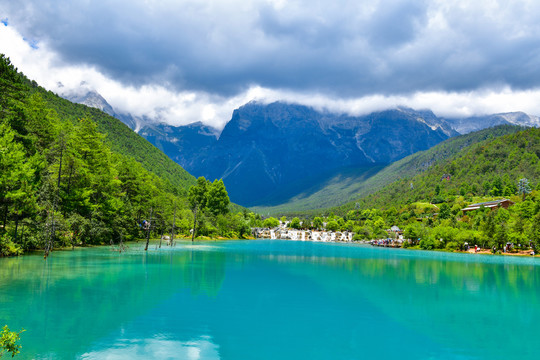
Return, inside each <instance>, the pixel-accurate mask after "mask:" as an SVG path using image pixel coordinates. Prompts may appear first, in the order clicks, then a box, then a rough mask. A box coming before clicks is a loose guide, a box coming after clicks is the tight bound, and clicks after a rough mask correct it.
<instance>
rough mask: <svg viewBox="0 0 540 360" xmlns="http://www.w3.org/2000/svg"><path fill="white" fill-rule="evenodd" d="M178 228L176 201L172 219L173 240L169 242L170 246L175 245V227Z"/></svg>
mask: <svg viewBox="0 0 540 360" xmlns="http://www.w3.org/2000/svg"><path fill="white" fill-rule="evenodd" d="M175 226H176V200H175V201H174V213H173V218H172V231H171V239H170V241H169V245H171V246H173V243H174V227H175Z"/></svg>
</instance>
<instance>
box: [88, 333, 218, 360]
mask: <svg viewBox="0 0 540 360" xmlns="http://www.w3.org/2000/svg"><path fill="white" fill-rule="evenodd" d="M80 358H81V359H85V360H103V359H108V360H115V359H119V360H120V359H133V360H137V359H141V360H142V359H144V360H147V359H186V360H199V359H208V360H219V359H220V357H219V352H218V346H217V345H215V344H213V343H212V339H210V338H209V337H207V336H204V337H201V338H198V339H193V340H188V341H176V340H169V339H166V338H161V337H159V336H157V337H153V338H149V339H129V340H120V341H118V342H116V343H114V344H113V345H112V346H106V345H104V344H100V349H98V350H94V351H89V352H87V353H84V354H82V355H81V356H80Z"/></svg>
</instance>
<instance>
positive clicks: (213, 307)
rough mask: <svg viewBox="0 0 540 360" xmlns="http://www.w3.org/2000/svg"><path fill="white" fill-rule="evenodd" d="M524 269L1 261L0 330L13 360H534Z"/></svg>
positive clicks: (411, 258)
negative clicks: (13, 335) (528, 340)
mask: <svg viewBox="0 0 540 360" xmlns="http://www.w3.org/2000/svg"><path fill="white" fill-rule="evenodd" d="M529 260H531V259H517V260H508V259H502V258H496V257H475V256H467V255H465V256H456V255H454V254H438V253H430V252H414V251H398V250H385V249H374V248H371V247H370V248H365V247H357V246H349V245H346V246H345V245H343V246H342V244H314V243H305V242H303V243H302V242H299V243H294V242H275V241H274V242H272V241H266V242H258V241H254V242H241V241H238V242H223V243H207V244H195V245H193V246H192V245H191V243H187V244H179V245H178V247H177V248H162V249H161V250H156V249H153V251H151V252H148V253H145V252H143V251H139V250H138V249H137V248H136V247H134V248H132V249H130V251H128V252H127V253H124V254H118V253H114V252H111V251H108V250H106V249H103V248H99V249H86V250H81V251H79V250H77V251H74V252H65V253H62V252H57V253H55V254H54V255H53V257H51V258H49V260H48V261H47V262H44V261H43V259H42V258H41V256H39V257H32V256H30V257H22V258H18V259H0V324H2V323H7V324H9V325H10V327H11V328H13V329H17V328H20V327H24V328H26V329H27V330H28V331H27V332H25V333H24V336H23V349H24V351H23V354H22V355H21V356H20V358H21V359H25V358H37V359H44V358H55V359H73V358H84V359H100V358H111V359H132V358H134V359H137V358H165V359H167V358H173V359H190V358H193V359H250V358H258V359H276V358H279V359H300V358H309V359H328V358H357V357H359V354H361V355H362V357H366V358H397V357H399V358H402V359H407V358H410V359H417V358H494V359H495V358H500V359H503V358H504V359H510V358H534V354H533V353H532V350H531V349H530V348H529V347H527V346H523V341H524V337H526V336H527V335H526V334H534V333H535V332H536V327H537V326H536V321H535V320H536V319H538V318H540V295H539V293H538V291H537V289H538V288H539V286H540V266H538V264H537V263H536V262H529ZM532 260H536V259H532ZM502 338H504V341H501V339H502Z"/></svg>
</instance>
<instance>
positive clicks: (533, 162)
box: [289, 126, 540, 252]
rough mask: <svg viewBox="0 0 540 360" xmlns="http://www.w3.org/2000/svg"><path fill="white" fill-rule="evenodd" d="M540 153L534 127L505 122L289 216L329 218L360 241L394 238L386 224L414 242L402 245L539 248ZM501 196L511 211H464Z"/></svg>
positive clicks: (308, 220)
mask: <svg viewBox="0 0 540 360" xmlns="http://www.w3.org/2000/svg"><path fill="white" fill-rule="evenodd" d="M539 157H540V129H537V128H528V129H523V128H519V127H514V126H503V127H496V128H493V129H487V130H483V131H482V132H479V135H478V134H470V135H466V136H463V137H458V138H456V139H450V140H448V141H447V142H445V143H443V144H441V145H438V146H437V147H435V148H433V149H430V150H428V151H427V152H424V153H423V154H414V155H412V156H411V157H408V158H406V159H403V160H402V161H400V162H398V163H395V164H392V165H390V168H392V167H399V168H401V169H402V171H401V172H400V173H401V174H402V176H403V177H402V178H400V179H398V180H395V181H393V182H391V183H389V184H388V185H386V186H384V187H382V188H381V189H380V190H378V191H376V192H374V193H371V194H369V195H366V196H364V197H362V198H360V199H358V200H356V201H353V202H349V203H347V204H345V205H343V206H341V207H335V208H330V209H326V210H323V211H320V212H319V213H318V214H313V213H311V214H309V215H306V214H289V217H292V218H293V219H292V220H291V222H290V226H291V227H294V228H306V229H308V228H321V227H322V223H323V222H326V223H327V226H326V228H327V229H328V227H329V225H330V228H332V229H337V230H348V231H354V232H355V237H354V238H355V240H370V239H381V238H386V237H388V236H393V235H394V234H392V233H388V232H387V230H388V229H390V228H391V227H392V226H398V227H399V228H400V229H402V230H404V234H403V235H404V237H405V238H406V239H413V240H414V241H412V242H411V243H409V242H406V243H405V246H408V245H411V246H415V247H417V248H423V249H443V248H444V249H448V250H460V249H463V247H464V244H465V243H468V244H469V245H473V246H474V245H478V246H480V247H482V248H490V249H494V251H495V252H497V251H500V250H501V249H503V247H504V246H505V245H506V244H507V243H508V242H510V243H513V244H514V249H516V248H522V249H523V248H527V249H528V248H529V246H531V245H532V247H533V248H535V249H539V250H540V182H539V181H538V178H539V175H540V161H539ZM382 173H384V171H383V172H382ZM386 173H387V176H394V175H395V174H396V173H397V171H396V170H395V169H394V170H392V171H387V172H386ZM504 198H508V199H510V200H511V201H512V202H513V203H514V204H513V205H512V206H510V207H509V208H508V209H505V208H495V209H488V208H485V207H480V209H478V210H475V211H470V212H467V213H464V212H463V211H462V209H464V208H466V207H467V206H468V205H470V204H473V203H481V202H486V201H491V200H495V199H504ZM301 219H302V221H301Z"/></svg>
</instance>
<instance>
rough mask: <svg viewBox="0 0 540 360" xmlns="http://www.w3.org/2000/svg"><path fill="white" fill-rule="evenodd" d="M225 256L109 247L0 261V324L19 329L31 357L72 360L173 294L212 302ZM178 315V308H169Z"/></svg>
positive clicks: (220, 278) (222, 272)
mask: <svg viewBox="0 0 540 360" xmlns="http://www.w3.org/2000/svg"><path fill="white" fill-rule="evenodd" d="M225 260H226V256H225V254H223V253H215V252H209V251H200V252H199V251H182V249H179V251H170V249H169V250H168V251H166V250H164V251H153V252H150V253H142V252H140V251H139V250H138V248H137V247H135V248H132V249H131V250H130V251H128V252H127V253H124V254H118V253H115V252H111V251H109V250H107V249H104V248H100V249H85V250H76V251H73V252H71V251H66V252H55V253H54V256H52V257H50V258H49V259H48V260H47V261H44V260H43V258H42V257H41V256H25V257H20V258H10V259H0V261H1V262H0V324H9V325H10V328H12V329H17V328H22V327H24V328H25V329H27V331H26V332H25V333H24V336H23V338H22V345H23V347H24V349H25V351H24V352H23V354H22V355H21V356H20V358H26V355H28V354H41V355H38V356H37V358H50V357H51V356H50V354H51V353H54V354H55V355H54V356H52V357H53V358H66V359H68V358H70V359H71V358H74V355H75V353H81V352H82V351H83V350H84V349H86V348H87V347H88V344H91V343H92V342H94V341H96V340H97V339H100V338H102V337H103V335H104V334H108V333H110V332H111V331H114V330H115V329H118V328H119V327H121V326H122V324H125V323H126V322H128V321H131V320H132V319H135V318H137V317H139V316H141V315H143V314H145V313H147V312H148V311H150V310H152V309H153V308H155V307H159V306H160V304H161V303H163V302H164V301H166V300H167V299H170V298H171V297H172V296H174V295H175V294H176V293H179V292H185V291H186V290H187V291H188V292H189V293H191V296H195V297H197V296H210V297H212V296H213V297H215V296H216V294H217V293H218V292H219V289H220V287H221V284H222V282H223V279H224V278H225ZM171 311H175V307H171Z"/></svg>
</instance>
